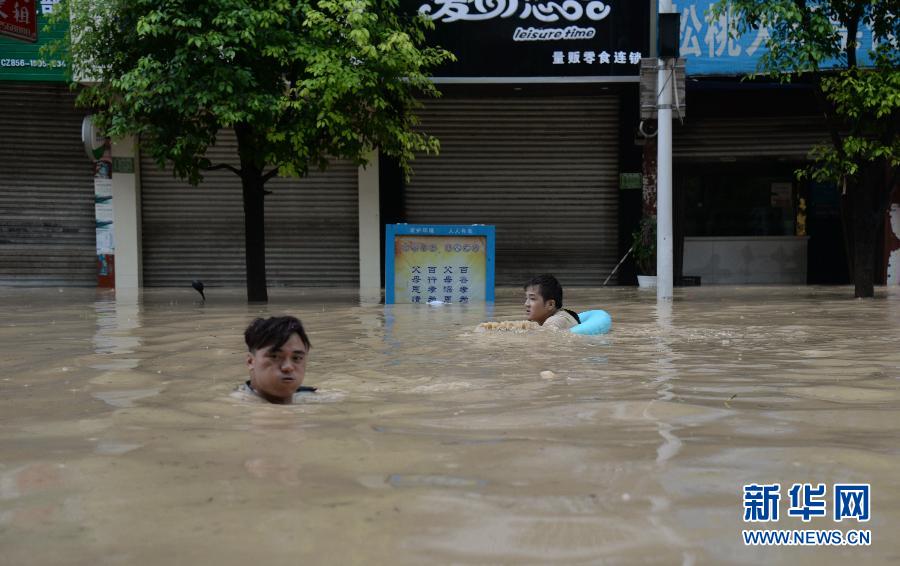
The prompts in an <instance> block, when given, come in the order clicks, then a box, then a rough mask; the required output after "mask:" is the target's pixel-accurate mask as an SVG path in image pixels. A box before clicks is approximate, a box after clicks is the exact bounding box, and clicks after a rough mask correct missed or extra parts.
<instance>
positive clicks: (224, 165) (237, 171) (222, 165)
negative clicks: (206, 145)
mask: <svg viewBox="0 0 900 566" xmlns="http://www.w3.org/2000/svg"><path fill="white" fill-rule="evenodd" d="M221 169H227V170H228V171H231V172H232V173H234V174H235V175H237V176H238V177H240V176H241V170H240V169H237V168H236V167H233V166H231V165H228V164H227V163H219V164H218V165H210V166H209V167H204V168H203V170H204V171H218V170H221Z"/></svg>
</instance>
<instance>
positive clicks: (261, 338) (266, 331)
mask: <svg viewBox="0 0 900 566" xmlns="http://www.w3.org/2000/svg"><path fill="white" fill-rule="evenodd" d="M291 334H297V335H298V336H300V340H302V341H303V344H304V345H306V349H307V350H309V348H310V346H311V344H310V343H309V338H308V337H307V336H306V331H305V330H303V323H301V322H300V320H298V319H297V318H296V317H293V316H272V317H269V318H257V319H255V320H254V321H253V322H251V323H250V326H248V327H247V330H245V331H244V342H246V343H247V349H248V350H249V351H250V352H251V353H252V352H256V351H257V350H259V349H260V348H266V347H269V346H271V347H272V349H273V350H277V349H278V348H281V347H282V346H283V345H284V343H285V342H287V341H288V340H289V339H290V338H291Z"/></svg>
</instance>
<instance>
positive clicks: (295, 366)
mask: <svg viewBox="0 0 900 566" xmlns="http://www.w3.org/2000/svg"><path fill="white" fill-rule="evenodd" d="M306 355H307V351H306V345H305V344H304V343H303V340H301V339H300V336H299V335H297V334H291V337H290V338H289V339H288V341H287V342H285V343H284V344H282V345H281V347H280V348H277V349H274V350H273V349H272V348H271V347H266V348H260V349H259V350H257V351H256V352H248V353H247V368H248V369H249V370H250V386H251V387H252V388H253V389H254V390H255V391H256V392H257V393H259V394H260V395H261V396H263V397H264V398H265V399H267V400H268V401H271V402H272V403H290V402H291V401H292V400H293V398H294V392H295V391H297V388H298V387H300V385H301V384H302V383H303V376H304V375H306Z"/></svg>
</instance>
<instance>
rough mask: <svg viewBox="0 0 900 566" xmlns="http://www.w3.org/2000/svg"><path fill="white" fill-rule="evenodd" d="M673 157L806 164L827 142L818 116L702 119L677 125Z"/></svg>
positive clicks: (696, 159) (673, 141)
mask: <svg viewBox="0 0 900 566" xmlns="http://www.w3.org/2000/svg"><path fill="white" fill-rule="evenodd" d="M672 138H673V139H672V146H673V147H672V156H673V158H675V159H676V160H677V161H676V166H677V163H678V162H684V161H710V160H739V159H757V158H773V157H774V158H781V159H784V160H791V161H805V160H806V159H807V154H808V153H809V150H810V149H811V148H812V147H813V146H814V145H815V144H817V143H820V142H823V141H828V132H827V131H826V130H825V127H824V120H823V119H822V118H821V116H784V117H765V116H763V117H757V118H702V119H699V120H693V121H691V119H690V117H689V118H688V119H687V121H686V122H685V124H684V125H676V126H675V130H674V134H673V136H672Z"/></svg>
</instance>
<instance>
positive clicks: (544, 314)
mask: <svg viewBox="0 0 900 566" xmlns="http://www.w3.org/2000/svg"><path fill="white" fill-rule="evenodd" d="M524 288H525V315H526V316H527V317H528V320H533V321H534V322H536V323H538V324H544V321H545V320H547V319H548V318H550V317H551V316H553V315H554V314H556V311H558V310H559V309H561V308H562V306H563V304H562V295H563V292H562V285H560V284H559V281H557V280H556V277H554V276H552V275H549V274H544V275H538V276H536V277H532V278H531V280H530V281H529V282H528V283H526V284H525V287H524Z"/></svg>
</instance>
